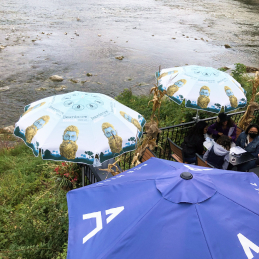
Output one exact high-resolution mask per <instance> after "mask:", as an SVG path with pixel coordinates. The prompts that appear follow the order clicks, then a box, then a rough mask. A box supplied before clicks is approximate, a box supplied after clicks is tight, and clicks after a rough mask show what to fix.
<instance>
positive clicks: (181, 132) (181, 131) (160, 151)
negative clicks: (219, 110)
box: [119, 110, 259, 170]
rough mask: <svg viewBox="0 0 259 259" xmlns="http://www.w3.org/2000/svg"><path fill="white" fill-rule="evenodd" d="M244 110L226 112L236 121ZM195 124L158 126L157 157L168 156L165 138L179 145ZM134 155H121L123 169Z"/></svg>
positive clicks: (257, 115) (258, 119) (212, 119)
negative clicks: (159, 131)
mask: <svg viewBox="0 0 259 259" xmlns="http://www.w3.org/2000/svg"><path fill="white" fill-rule="evenodd" d="M244 113H245V111H241V112H235V113H228V115H231V118H232V119H233V120H234V121H235V122H236V123H238V121H239V119H240V118H241V117H242V116H243V114H244ZM254 116H255V118H254V120H253V121H252V122H253V123H257V124H258V122H259V110H256V111H255V112H254ZM216 119H217V116H215V117H210V118H206V119H202V120H201V121H206V122H207V123H208V124H209V125H211V124H213V123H215V122H216ZM194 124H195V121H192V122H187V123H183V124H178V125H174V126H169V127H165V128H160V130H161V131H162V132H161V133H160V134H159V135H158V137H157V145H158V147H156V148H155V150H154V153H155V154H156V156H157V157H159V158H163V159H166V158H167V157H168V152H170V148H169V145H168V143H167V138H170V139H171V140H172V141H173V142H174V143H176V144H177V145H178V146H180V145H181V143H182V142H183V140H184V137H185V136H186V134H187V133H188V131H189V130H190V128H191V127H193V126H194ZM133 156H134V151H132V152H128V153H125V154H123V155H122V156H121V161H120V163H119V165H120V167H121V168H122V169H123V170H127V169H129V168H131V167H132V165H131V161H132V159H133Z"/></svg>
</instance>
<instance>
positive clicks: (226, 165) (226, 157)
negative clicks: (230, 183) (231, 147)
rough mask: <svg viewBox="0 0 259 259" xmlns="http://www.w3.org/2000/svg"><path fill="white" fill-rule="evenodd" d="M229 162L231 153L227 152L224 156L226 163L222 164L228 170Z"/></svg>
mask: <svg viewBox="0 0 259 259" xmlns="http://www.w3.org/2000/svg"><path fill="white" fill-rule="evenodd" d="M228 164H229V153H227V155H225V157H224V163H223V165H222V169H223V170H227V168H228Z"/></svg>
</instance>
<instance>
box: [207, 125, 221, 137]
mask: <svg viewBox="0 0 259 259" xmlns="http://www.w3.org/2000/svg"><path fill="white" fill-rule="evenodd" d="M216 125H217V124H216V123H214V124H212V125H210V126H209V127H208V132H209V134H212V135H218V133H219V132H218V131H217V130H216ZM221 135H222V133H221Z"/></svg>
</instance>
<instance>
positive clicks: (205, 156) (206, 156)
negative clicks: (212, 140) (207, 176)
mask: <svg viewBox="0 0 259 259" xmlns="http://www.w3.org/2000/svg"><path fill="white" fill-rule="evenodd" d="M212 147H213V146H211V147H210V148H209V149H208V150H207V151H206V152H205V154H204V155H203V159H204V160H205V161H207V159H208V155H209V152H210V150H211V148H212Z"/></svg>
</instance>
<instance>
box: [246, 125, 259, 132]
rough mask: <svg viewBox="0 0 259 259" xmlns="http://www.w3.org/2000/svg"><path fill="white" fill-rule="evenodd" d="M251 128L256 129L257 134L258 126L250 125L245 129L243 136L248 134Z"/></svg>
mask: <svg viewBox="0 0 259 259" xmlns="http://www.w3.org/2000/svg"><path fill="white" fill-rule="evenodd" d="M251 128H257V130H258V132H259V126H258V125H256V124H250V125H248V127H247V128H246V130H245V134H248V132H249V130H250V129H251Z"/></svg>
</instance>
